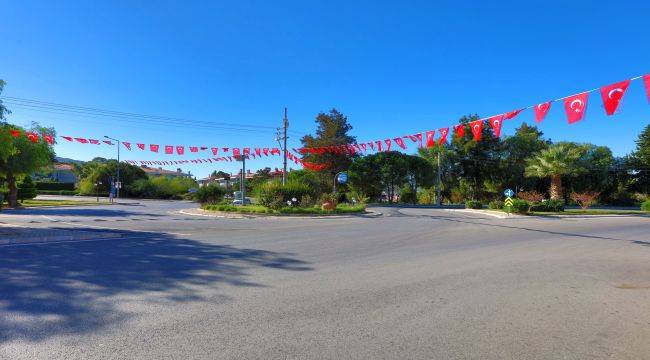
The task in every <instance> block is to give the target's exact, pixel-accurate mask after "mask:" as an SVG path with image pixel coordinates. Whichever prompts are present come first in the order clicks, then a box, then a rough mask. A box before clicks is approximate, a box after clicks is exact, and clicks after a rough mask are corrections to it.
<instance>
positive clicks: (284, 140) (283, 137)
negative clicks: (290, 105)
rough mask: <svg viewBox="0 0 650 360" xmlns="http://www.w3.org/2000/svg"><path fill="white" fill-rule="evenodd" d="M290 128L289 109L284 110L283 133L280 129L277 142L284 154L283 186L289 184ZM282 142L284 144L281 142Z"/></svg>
mask: <svg viewBox="0 0 650 360" xmlns="http://www.w3.org/2000/svg"><path fill="white" fill-rule="evenodd" d="M288 128H289V119H288V118H287V108H286V107H285V108H284V119H282V133H280V129H278V132H277V136H276V138H275V140H276V141H277V142H278V144H280V148H282V154H283V156H284V157H283V166H282V185H284V184H286V183H287V129H288ZM280 140H282V142H280Z"/></svg>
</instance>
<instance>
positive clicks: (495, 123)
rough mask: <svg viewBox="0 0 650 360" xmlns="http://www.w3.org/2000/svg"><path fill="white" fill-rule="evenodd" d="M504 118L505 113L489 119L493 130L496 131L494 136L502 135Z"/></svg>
mask: <svg viewBox="0 0 650 360" xmlns="http://www.w3.org/2000/svg"><path fill="white" fill-rule="evenodd" d="M503 118H504V115H496V116H492V117H491V118H489V119H488V121H489V122H490V126H491V127H492V131H494V136H496V137H499V136H501V125H503Z"/></svg>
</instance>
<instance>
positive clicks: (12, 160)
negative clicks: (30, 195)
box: [0, 123, 54, 207]
mask: <svg viewBox="0 0 650 360" xmlns="http://www.w3.org/2000/svg"><path fill="white" fill-rule="evenodd" d="M9 130H17V131H19V132H20V136H17V137H14V136H10V135H8V134H9ZM30 131H32V132H34V133H36V134H43V133H48V134H54V129H46V128H43V127H41V126H39V125H38V124H32V128H31V129H30ZM0 137H1V138H0V144H3V145H0V176H2V177H4V179H5V180H6V182H7V188H8V190H9V194H8V197H7V202H8V203H9V206H12V207H15V206H18V198H17V197H18V188H17V186H16V181H17V179H18V178H20V177H22V176H25V175H30V174H32V173H34V172H36V171H38V170H40V169H41V168H43V167H45V166H48V165H50V164H52V162H53V161H54V150H53V148H52V145H49V144H48V143H46V142H45V141H43V140H42V139H40V140H38V141H36V142H32V141H31V140H30V139H28V138H27V136H25V129H23V128H21V127H18V126H15V125H10V124H7V123H4V124H1V125H0Z"/></svg>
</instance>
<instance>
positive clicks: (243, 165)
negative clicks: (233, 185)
mask: <svg viewBox="0 0 650 360" xmlns="http://www.w3.org/2000/svg"><path fill="white" fill-rule="evenodd" d="M239 191H241V204H242V206H244V205H246V203H245V201H246V155H242V157H241V179H239Z"/></svg>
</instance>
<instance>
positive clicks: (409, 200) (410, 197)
mask: <svg viewBox="0 0 650 360" xmlns="http://www.w3.org/2000/svg"><path fill="white" fill-rule="evenodd" d="M417 201H418V199H417V194H416V193H415V191H413V189H412V188H411V186H410V185H405V186H404V187H403V188H402V189H401V190H400V192H399V202H401V203H404V204H415V203H416V202H417Z"/></svg>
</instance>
